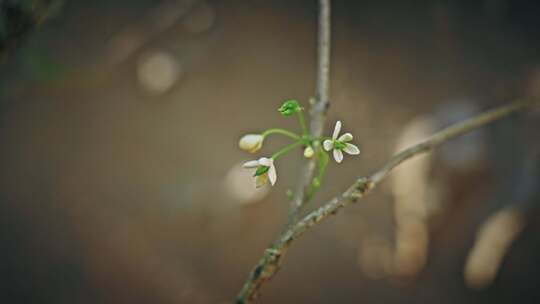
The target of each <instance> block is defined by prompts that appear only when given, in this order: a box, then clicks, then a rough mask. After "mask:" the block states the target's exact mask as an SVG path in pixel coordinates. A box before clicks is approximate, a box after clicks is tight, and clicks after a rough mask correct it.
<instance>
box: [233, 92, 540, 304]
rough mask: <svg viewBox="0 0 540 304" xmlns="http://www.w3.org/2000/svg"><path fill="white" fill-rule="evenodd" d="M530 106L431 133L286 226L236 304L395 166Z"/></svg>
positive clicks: (521, 104) (499, 110)
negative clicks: (295, 246) (301, 241)
mask: <svg viewBox="0 0 540 304" xmlns="http://www.w3.org/2000/svg"><path fill="white" fill-rule="evenodd" d="M533 103H534V101H517V102H514V103H511V104H508V105H506V106H502V107H499V108H496V109H493V110H491V111H487V112H485V113H483V114H480V115H478V116H475V117H473V118H470V119H467V120H465V121H462V122H459V123H456V124H454V125H452V126H450V127H448V128H446V129H444V130H442V131H440V132H438V133H435V134H434V135H433V136H431V137H429V138H428V139H426V140H424V141H423V142H421V143H419V144H416V145H414V146H411V147H409V148H407V149H405V150H403V151H402V152H400V153H398V154H397V155H395V156H394V157H392V158H391V159H390V160H389V161H388V162H387V163H386V164H384V165H383V166H382V167H381V168H380V169H379V170H377V171H375V172H374V173H373V174H371V175H369V176H367V177H361V178H358V179H357V180H356V181H355V182H354V184H352V185H351V186H350V187H349V188H348V189H347V190H346V191H345V192H343V193H342V194H340V195H338V196H336V197H334V198H333V199H331V200H330V201H328V202H327V203H325V204H324V205H323V206H321V207H320V208H318V209H316V210H314V211H312V212H310V213H308V214H307V215H306V216H304V217H303V218H302V219H301V220H299V221H298V222H296V223H294V224H292V225H289V226H288V227H287V228H286V230H285V231H283V232H282V233H281V234H280V235H279V236H278V238H277V240H276V241H275V242H274V244H273V245H272V246H270V247H268V248H267V249H266V250H265V251H264V255H263V257H262V258H261V259H260V260H259V262H258V263H257V265H256V266H255V268H254V269H253V270H252V272H251V274H250V275H249V277H248V279H247V281H246V282H245V284H244V286H243V288H242V290H241V291H240V294H239V295H238V298H237V303H238V304H240V303H242V304H244V303H251V302H253V301H254V300H255V298H256V296H257V294H258V292H259V289H260V288H261V286H262V285H263V284H264V283H265V282H266V281H268V280H269V279H271V278H272V277H273V276H274V275H275V274H276V273H277V271H278V270H279V268H280V266H281V262H282V260H283V257H284V255H285V254H286V252H287V250H288V248H289V246H290V245H291V243H292V242H293V241H294V240H296V239H297V238H299V237H300V236H301V235H302V234H303V233H304V232H306V231H307V230H309V229H311V228H312V227H314V226H316V225H318V224H319V223H321V222H322V221H323V220H325V219H326V218H328V216H330V215H332V214H335V213H336V212H337V211H338V210H339V209H340V208H343V207H345V206H347V205H349V204H350V203H352V202H356V201H357V200H359V199H361V198H363V197H364V196H365V195H366V194H368V193H369V192H370V191H371V190H372V189H373V188H374V187H375V186H377V184H379V183H380V182H381V181H382V180H383V179H384V178H385V177H386V176H388V174H389V173H390V172H391V171H392V169H394V168H395V167H397V166H398V165H399V164H401V163H402V162H404V161H406V160H408V159H410V158H413V157H414V156H417V155H419V154H422V153H427V152H429V151H431V150H433V149H434V148H435V147H437V146H439V145H441V144H442V143H445V142H446V141H448V140H450V139H452V138H455V137H457V136H460V135H462V134H464V133H467V132H469V131H471V130H474V129H476V128H479V127H481V126H484V125H486V124H489V123H491V122H493V121H495V120H498V119H500V118H503V117H505V116H508V115H510V114H512V113H514V112H516V111H518V110H522V109H524V108H526V107H529V106H532V105H533Z"/></svg>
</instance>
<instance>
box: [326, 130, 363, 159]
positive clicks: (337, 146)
mask: <svg viewBox="0 0 540 304" xmlns="http://www.w3.org/2000/svg"><path fill="white" fill-rule="evenodd" d="M339 131H341V121H339V120H338V121H337V122H336V127H335V128H334V134H333V135H332V140H330V139H327V140H325V141H324V142H323V147H324V149H325V150H326V151H330V150H332V149H334V151H333V154H334V159H335V160H336V162H338V163H341V161H342V160H343V152H342V151H345V152H346V153H347V154H350V155H358V154H360V150H359V149H358V147H357V146H355V145H353V144H350V143H348V142H349V141H351V140H352V139H353V136H352V134H351V133H345V134H343V135H341V136H340V137H339V138H338V135H339Z"/></svg>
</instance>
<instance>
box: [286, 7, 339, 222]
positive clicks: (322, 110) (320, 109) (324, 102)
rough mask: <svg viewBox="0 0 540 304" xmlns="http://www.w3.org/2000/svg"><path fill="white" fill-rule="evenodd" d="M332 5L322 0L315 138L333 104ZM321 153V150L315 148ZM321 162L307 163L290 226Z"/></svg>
mask: <svg viewBox="0 0 540 304" xmlns="http://www.w3.org/2000/svg"><path fill="white" fill-rule="evenodd" d="M330 2H331V0H319V21H318V38H317V89H316V90H317V92H316V97H315V102H314V103H313V105H312V106H311V111H310V118H311V119H310V133H311V136H312V137H313V138H319V137H321V135H322V132H323V128H324V121H325V119H326V111H327V109H328V107H329V105H330V101H329V97H328V96H329V87H330V81H329V79H330V29H331V18H330ZM314 148H315V150H317V148H318V147H314ZM316 166H317V160H316V159H315V158H312V159H310V160H309V161H307V162H306V164H305V165H304V167H303V168H302V175H301V178H300V182H299V183H298V186H297V187H296V191H295V194H294V197H293V199H292V202H291V208H290V212H289V224H292V223H294V222H295V221H296V220H297V219H298V215H299V213H300V211H301V209H302V207H303V205H304V204H305V203H306V197H307V191H308V189H309V187H310V185H311V182H312V180H313V176H314V173H315V168H316Z"/></svg>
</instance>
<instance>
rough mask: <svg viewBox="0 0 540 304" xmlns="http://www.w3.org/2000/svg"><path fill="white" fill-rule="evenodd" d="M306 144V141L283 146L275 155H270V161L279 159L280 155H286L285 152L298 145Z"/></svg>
mask: <svg viewBox="0 0 540 304" xmlns="http://www.w3.org/2000/svg"><path fill="white" fill-rule="evenodd" d="M305 144H306V141H305V140H299V141H297V142H295V143H293V144H290V145H288V146H285V147H284V148H283V149H281V150H279V151H277V152H276V153H274V154H273V155H272V159H274V160H276V159H278V158H279V157H281V156H282V155H284V154H286V153H287V152H289V151H291V150H292V149H294V148H296V147H298V146H300V145H305Z"/></svg>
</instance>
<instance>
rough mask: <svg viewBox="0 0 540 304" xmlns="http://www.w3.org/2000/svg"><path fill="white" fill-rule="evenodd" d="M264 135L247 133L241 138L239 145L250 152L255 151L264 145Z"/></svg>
mask: <svg viewBox="0 0 540 304" xmlns="http://www.w3.org/2000/svg"><path fill="white" fill-rule="evenodd" d="M263 140H264V137H263V136H262V135H260V134H247V135H244V136H243V137H242V138H240V141H239V142H238V146H239V147H240V149H242V150H244V151H247V152H249V153H255V152H257V151H259V150H260V149H261V147H262V144H263Z"/></svg>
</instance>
